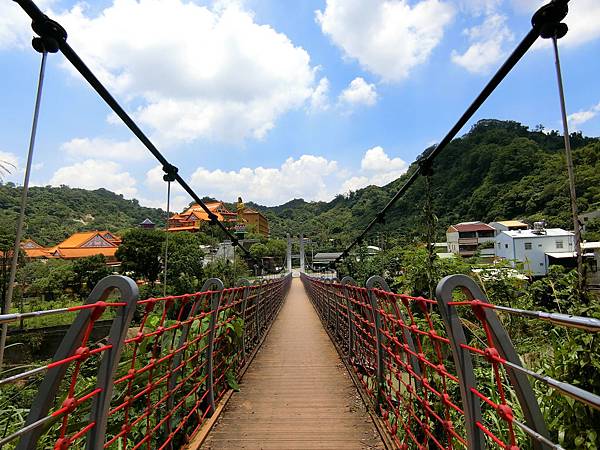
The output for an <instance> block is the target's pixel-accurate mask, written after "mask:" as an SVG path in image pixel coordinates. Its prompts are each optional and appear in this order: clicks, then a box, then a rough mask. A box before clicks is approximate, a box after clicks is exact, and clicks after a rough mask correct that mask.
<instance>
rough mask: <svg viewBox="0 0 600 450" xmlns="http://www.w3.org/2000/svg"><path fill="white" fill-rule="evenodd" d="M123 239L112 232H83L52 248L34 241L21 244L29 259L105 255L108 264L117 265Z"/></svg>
mask: <svg viewBox="0 0 600 450" xmlns="http://www.w3.org/2000/svg"><path fill="white" fill-rule="evenodd" d="M120 244H121V239H120V238H119V237H118V236H116V235H114V234H113V233H111V232H110V231H107V230H104V231H97V230H96V231H83V232H80V233H75V234H72V235H71V236H69V237H68V238H67V239H65V240H64V241H62V242H61V243H59V244H57V245H54V246H52V247H42V246H41V245H39V244H38V243H37V242H35V241H34V240H32V239H27V240H25V241H23V242H22V243H21V248H22V249H23V251H24V252H25V256H26V257H27V258H46V259H77V258H87V257H88V256H94V255H103V256H104V257H105V258H106V262H107V263H108V264H114V263H117V258H116V257H115V253H116V252H117V249H118V248H119V245H120Z"/></svg>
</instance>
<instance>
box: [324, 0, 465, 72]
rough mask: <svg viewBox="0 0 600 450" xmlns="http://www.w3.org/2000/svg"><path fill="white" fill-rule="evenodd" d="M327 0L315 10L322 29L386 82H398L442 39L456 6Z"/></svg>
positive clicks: (427, 0) (432, 1) (431, 1)
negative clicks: (323, 5) (320, 8)
mask: <svg viewBox="0 0 600 450" xmlns="http://www.w3.org/2000/svg"><path fill="white" fill-rule="evenodd" d="M411 3H412V5H411V4H409V2H408V1H406V0H371V1H368V2H366V1H364V0H327V5H326V8H325V11H316V18H317V22H318V23H319V24H320V26H321V30H322V31H323V33H325V34H327V35H328V36H329V37H330V38H331V40H332V41H333V43H334V44H335V45H337V46H338V47H340V48H341V49H343V51H344V53H345V55H346V56H348V57H350V58H354V59H357V60H358V61H359V62H360V64H361V65H362V66H363V67H364V68H365V69H367V70H368V71H370V72H372V73H374V74H377V75H379V76H380V77H381V78H382V79H383V80H386V81H400V80H403V79H405V78H407V77H408V76H409V75H410V72H411V70H412V69H414V68H415V67H417V66H418V65H420V64H423V63H425V62H426V61H427V60H428V59H429V56H430V55H431V52H432V51H433V49H434V48H435V47H436V46H437V45H438V44H439V43H440V41H441V40H442V37H443V35H444V30H445V28H446V27H447V26H448V25H449V24H450V22H451V20H452V17H453V15H454V8H453V7H452V5H451V4H450V3H448V2H442V1H440V0H421V1H417V2H411Z"/></svg>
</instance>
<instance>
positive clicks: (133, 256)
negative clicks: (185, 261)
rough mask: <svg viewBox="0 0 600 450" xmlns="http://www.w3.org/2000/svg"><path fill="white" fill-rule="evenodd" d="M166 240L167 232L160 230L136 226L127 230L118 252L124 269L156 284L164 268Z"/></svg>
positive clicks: (118, 257) (117, 255)
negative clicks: (163, 258) (163, 257)
mask: <svg viewBox="0 0 600 450" xmlns="http://www.w3.org/2000/svg"><path fill="white" fill-rule="evenodd" d="M164 240H165V233H164V232H163V231H159V230H149V229H143V228H134V229H131V230H129V231H128V232H126V233H125V234H124V235H123V242H122V243H121V245H120V246H119V248H118V249H117V252H116V257H117V259H118V260H119V261H121V269H122V271H123V272H125V273H128V272H131V273H133V275H134V277H136V278H142V279H145V280H146V281H148V282H149V283H150V284H154V283H155V282H156V279H157V278H158V274H159V273H160V271H161V270H162V255H163V243H164Z"/></svg>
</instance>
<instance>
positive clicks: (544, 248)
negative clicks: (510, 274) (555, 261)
mask: <svg viewBox="0 0 600 450" xmlns="http://www.w3.org/2000/svg"><path fill="white" fill-rule="evenodd" d="M556 241H562V242H563V248H562V249H561V248H556ZM526 243H531V249H530V250H528V249H526V248H525V244H526ZM574 249H575V240H574V237H573V236H546V235H540V236H535V237H532V236H523V237H512V236H509V235H508V234H506V233H500V234H499V235H498V236H496V256H499V257H500V258H504V259H508V260H517V261H520V262H522V263H524V269H525V270H526V271H529V272H531V273H532V274H533V275H538V276H539V275H546V274H547V273H548V265H547V264H548V263H547V260H546V255H545V253H549V252H557V253H559V252H572V251H574ZM512 265H513V267H514V266H515V264H514V262H513V264H512Z"/></svg>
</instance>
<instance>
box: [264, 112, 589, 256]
mask: <svg viewBox="0 0 600 450" xmlns="http://www.w3.org/2000/svg"><path fill="white" fill-rule="evenodd" d="M571 143H572V146H573V149H574V155H573V157H574V163H575V167H576V177H577V195H578V199H579V201H578V202H579V209H580V211H581V212H584V211H587V210H589V209H596V208H598V207H600V139H598V138H588V137H584V136H582V135H581V134H580V133H573V134H572V135H571ZM413 170H415V165H414V164H413V165H411V167H410V168H409V170H408V173H411V172H412V171H413ZM406 178H408V174H405V175H403V176H402V177H400V178H399V179H398V180H396V181H394V182H392V183H390V184H388V185H387V186H384V187H381V188H380V187H376V186H369V187H366V188H364V189H360V190H358V191H356V192H352V193H350V194H348V195H345V196H342V195H338V196H337V197H336V198H335V199H333V200H332V201H330V202H311V203H308V202H305V201H304V200H292V201H290V202H288V203H286V204H284V205H281V206H276V207H271V208H266V207H260V206H257V205H253V206H254V207H256V208H259V209H261V211H262V212H263V213H264V214H265V215H266V216H267V217H268V218H269V221H270V225H271V231H272V233H273V234H275V235H284V234H285V233H286V232H287V231H289V232H291V233H295V234H298V233H304V234H305V235H308V236H312V237H314V238H315V240H316V241H317V242H322V243H326V242H331V241H330V240H331V239H333V240H334V241H335V242H337V243H338V246H339V244H340V243H344V242H348V241H349V240H350V239H351V238H352V237H354V236H356V235H357V234H358V232H359V231H360V230H361V229H362V228H363V227H365V226H366V225H367V224H368V223H369V222H370V221H371V220H372V219H373V218H374V217H375V215H376V213H377V212H378V211H379V210H380V209H381V208H382V207H383V206H384V205H385V204H386V203H387V201H388V200H389V199H390V198H391V197H392V196H393V195H394V193H395V192H396V191H397V190H398V189H399V188H400V186H401V185H402V184H403V183H404V182H405V180H406ZM432 190H433V209H434V213H435V215H436V216H437V218H438V221H439V222H438V226H437V234H438V238H441V237H443V235H444V232H445V229H446V228H447V226H448V225H450V224H452V223H456V222H461V221H469V220H482V221H485V222H489V221H493V220H501V219H513V218H520V219H523V220H526V221H535V220H542V219H544V220H546V222H547V223H548V225H549V226H556V227H564V228H567V229H568V228H572V222H571V218H570V206H569V191H568V187H567V172H566V168H565V162H564V142H563V137H562V136H561V135H559V134H558V133H556V132H550V133H545V132H544V131H543V130H542V129H541V127H538V129H537V130H530V129H528V128H527V127H525V126H523V125H521V124H520V123H518V122H513V121H499V120H482V121H480V122H478V123H477V124H476V125H474V126H473V128H472V129H471V130H470V131H469V132H468V133H467V134H465V135H464V136H462V137H461V138H458V139H455V140H454V141H452V143H450V145H448V147H447V148H446V150H445V151H444V152H443V153H442V154H441V155H440V156H439V157H438V158H437V159H436V161H435V164H434V175H433V177H432ZM424 197H425V183H424V179H420V180H418V181H417V182H416V183H415V185H414V186H413V187H412V188H411V189H410V190H409V191H408V192H407V195H405V197H404V198H403V199H401V200H400V201H398V203H396V206H395V207H394V208H393V209H392V211H391V213H390V214H389V216H388V217H387V218H386V223H385V224H384V225H378V226H377V227H376V230H375V233H378V232H380V234H384V235H386V236H390V237H396V238H401V239H411V238H413V237H416V236H421V235H422V233H423V226H424V224H423V199H424ZM373 243H376V241H374V242H373Z"/></svg>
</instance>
